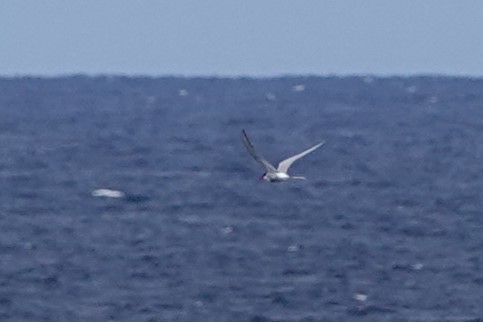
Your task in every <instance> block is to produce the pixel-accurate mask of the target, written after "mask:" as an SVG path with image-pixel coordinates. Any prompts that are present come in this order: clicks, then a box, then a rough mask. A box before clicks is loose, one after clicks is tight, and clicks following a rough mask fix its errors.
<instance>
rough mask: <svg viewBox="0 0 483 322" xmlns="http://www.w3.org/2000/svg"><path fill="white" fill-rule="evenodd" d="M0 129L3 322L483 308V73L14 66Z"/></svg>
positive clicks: (470, 314)
mask: <svg viewBox="0 0 483 322" xmlns="http://www.w3.org/2000/svg"><path fill="white" fill-rule="evenodd" d="M242 129H245V130H246V131H247V133H248V135H249V136H250V139H251V141H252V143H253V145H254V146H255V148H256V149H257V150H258V151H259V152H260V153H262V154H263V156H264V157H265V158H266V159H268V160H270V161H271V162H273V163H274V164H275V165H276V164H277V162H279V161H280V160H282V159H285V158H286V157H288V156H291V155H293V154H296V153H298V152H301V151H302V150H304V149H307V148H309V147H311V146H313V145H315V144H316V143H318V142H320V141H325V142H326V143H325V145H324V146H323V147H321V148H320V149H318V150H316V151H314V152H313V153H311V154H309V155H307V156H306V157H304V158H303V159H300V160H298V161H297V162H296V163H294V165H293V166H292V168H291V169H290V173H291V174H293V175H301V176H305V177H307V179H308V180H306V181H302V180H293V181H287V182H283V183H276V184H271V183H268V182H263V181H260V180H259V177H260V176H261V175H262V174H263V172H264V169H263V168H262V167H260V165H259V164H257V163H256V162H255V161H254V160H253V159H252V158H251V157H250V155H249V154H248V153H247V151H246V150H245V148H244V146H243V144H242V141H241V131H242ZM0 147H1V148H0V149H1V150H0V151H1V153H0V320H1V321H137V322H139V321H151V322H152V321H250V322H267V321H281V322H282V321H283V322H286V321H304V322H309V321H392V322H393V321H401V322H402V321H452V322H453V321H455V322H456V321H457V322H463V321H466V322H469V321H473V322H475V321H483V233H482V228H483V211H482V209H483V79H478V78H476V79H472V78H454V77H438V76H426V77H423V76H421V77H416V76H414V77H370V76H361V77H358V76H353V77H337V76H326V77H316V76H310V77H308V76H307V77H301V76H300V77H299V76H287V77H279V78H209V77H206V78H184V77H122V76H96V77H90V76H82V75H74V76H68V77H58V78H39V77H12V78H7V77H3V78H0Z"/></svg>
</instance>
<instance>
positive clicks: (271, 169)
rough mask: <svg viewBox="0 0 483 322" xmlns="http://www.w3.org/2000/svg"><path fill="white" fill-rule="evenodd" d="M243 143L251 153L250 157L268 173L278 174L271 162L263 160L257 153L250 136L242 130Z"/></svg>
mask: <svg viewBox="0 0 483 322" xmlns="http://www.w3.org/2000/svg"><path fill="white" fill-rule="evenodd" d="M242 141H243V144H244V145H245V147H246V148H247V151H248V153H250V155H251V156H252V157H253V158H254V159H255V161H257V162H258V163H260V164H261V165H263V166H264V167H265V169H267V172H277V169H275V167H274V166H273V165H271V164H270V162H268V161H267V160H265V158H263V157H262V156H261V155H260V154H258V153H257V152H256V151H255V148H254V147H253V145H252V144H251V142H250V140H249V139H248V136H247V133H246V132H245V130H242Z"/></svg>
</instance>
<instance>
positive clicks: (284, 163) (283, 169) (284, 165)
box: [277, 142, 325, 173]
mask: <svg viewBox="0 0 483 322" xmlns="http://www.w3.org/2000/svg"><path fill="white" fill-rule="evenodd" d="M324 143H325V142H320V143H319V144H317V145H315V146H313V147H311V148H310V149H307V150H305V151H304V152H301V153H299V154H297V155H294V156H293V157H290V158H288V159H285V160H283V161H281V162H280V163H279V164H278V168H277V170H278V171H280V172H283V173H287V171H288V168H290V166H291V165H292V163H294V162H295V161H297V160H298V159H300V158H301V157H303V156H305V155H307V154H309V153H310V152H312V151H314V150H315V149H318V148H319V147H321V146H322V145H323V144H324Z"/></svg>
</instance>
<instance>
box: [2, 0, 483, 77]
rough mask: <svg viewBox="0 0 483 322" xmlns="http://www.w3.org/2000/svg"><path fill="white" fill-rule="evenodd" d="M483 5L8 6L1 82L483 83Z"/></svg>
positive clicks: (221, 1)
mask: <svg viewBox="0 0 483 322" xmlns="http://www.w3.org/2000/svg"><path fill="white" fill-rule="evenodd" d="M482 14H483V1H478V0H424V1H423V0H330V1H329V0H297V1H295V0H292V1H290V0H243V1H235V0H203V1H200V0H171V1H163V0H156V1H155V0H142V1H141V0H138V1H134V0H125V1H119V0H70V1H65V0H49V1H39V0H2V1H0V76H23V75H36V76H59V75H68V74H90V75H99V74H116V75H148V76H166V75H178V76H255V77H256V76H262V77H263V76H268V77H270V76H280V75H334V74H335V75H354V74H356V75H367V74H371V75H381V76H389V75H414V74H443V75H455V76H474V77H480V76H483V36H482V33H483V18H482Z"/></svg>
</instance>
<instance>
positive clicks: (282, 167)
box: [242, 130, 325, 182]
mask: <svg viewBox="0 0 483 322" xmlns="http://www.w3.org/2000/svg"><path fill="white" fill-rule="evenodd" d="M242 141H243V144H244V145H245V147H246V148H247V150H248V153H250V155H251V156H252V157H253V158H254V159H255V161H257V162H258V163H260V164H261V165H263V166H264V167H265V170H266V171H265V173H264V174H263V175H262V176H261V177H260V180H262V179H263V180H266V181H268V182H280V181H285V180H288V179H302V180H305V177H296V176H290V175H289V174H288V169H289V168H290V166H291V165H292V164H293V163H294V162H295V161H296V160H298V159H300V158H301V157H303V156H305V155H307V154H309V153H310V152H312V151H314V150H315V149H317V148H319V147H320V146H322V145H323V144H324V143H325V142H324V141H323V142H320V143H319V144H317V145H315V146H313V147H311V148H310V149H307V150H305V151H303V152H301V153H299V154H296V155H294V156H292V157H290V158H287V159H285V160H283V161H281V162H280V163H279V164H278V167H277V168H275V167H274V166H273V165H272V164H271V163H270V162H268V161H267V160H266V159H265V158H264V157H262V156H261V155H260V154H258V153H257V152H256V151H255V148H254V147H253V145H252V143H251V142H250V140H249V139H248V136H247V133H246V132H245V130H242Z"/></svg>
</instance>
